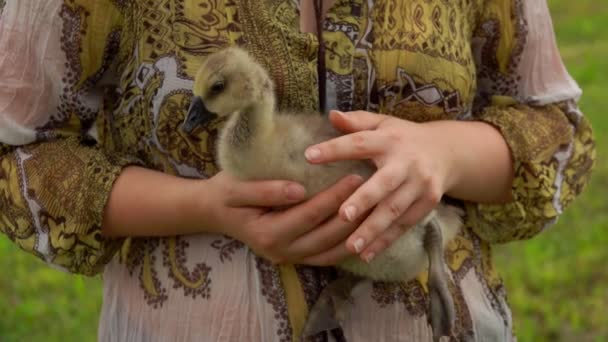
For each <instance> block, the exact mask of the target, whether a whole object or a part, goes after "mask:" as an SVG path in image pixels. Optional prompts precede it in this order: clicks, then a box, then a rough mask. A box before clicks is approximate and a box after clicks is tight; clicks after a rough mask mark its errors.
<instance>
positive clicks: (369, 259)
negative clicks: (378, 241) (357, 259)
mask: <svg viewBox="0 0 608 342" xmlns="http://www.w3.org/2000/svg"><path fill="white" fill-rule="evenodd" d="M375 256H376V254H374V253H369V254H368V255H367V256H366V257H365V262H366V263H368V264H369V263H370V262H372V260H374V257H375Z"/></svg>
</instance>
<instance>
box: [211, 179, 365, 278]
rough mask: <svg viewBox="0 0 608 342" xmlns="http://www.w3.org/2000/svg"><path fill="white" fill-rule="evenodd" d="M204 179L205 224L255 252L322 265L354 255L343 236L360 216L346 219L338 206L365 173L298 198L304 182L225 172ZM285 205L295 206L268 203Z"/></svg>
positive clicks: (273, 258) (278, 259)
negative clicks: (238, 177)
mask: <svg viewBox="0 0 608 342" xmlns="http://www.w3.org/2000/svg"><path fill="white" fill-rule="evenodd" d="M205 182H208V183H207V184H206V185H205V192H206V194H205V198H208V199H209V201H207V202H206V203H204V207H203V208H202V209H201V219H202V220H203V221H204V223H205V225H206V226H207V227H216V228H215V229H217V231H216V232H218V233H223V234H226V235H228V236H231V237H233V238H235V239H237V240H240V241H242V242H244V243H245V244H246V245H248V246H249V247H250V248H251V249H252V250H253V251H254V252H255V253H256V254H257V255H260V256H262V257H264V258H266V259H268V260H270V261H272V262H273V263H298V264H309V265H318V266H326V265H334V264H336V263H337V262H339V261H340V260H342V259H344V258H345V257H347V256H349V255H351V252H350V251H349V250H348V249H347V248H346V246H345V243H344V241H345V239H346V238H347V237H348V236H349V235H350V234H351V233H352V232H353V231H354V229H355V228H356V227H357V226H358V225H359V223H360V222H361V220H352V221H346V220H344V219H342V218H341V217H340V216H339V215H337V212H338V209H339V207H340V204H342V202H344V200H346V198H348V196H350V195H351V194H352V193H353V192H354V190H355V189H356V188H357V187H358V186H359V185H361V183H362V182H363V180H362V179H361V177H359V176H349V177H346V178H344V179H342V180H341V181H340V182H338V183H337V184H335V185H334V186H333V187H331V188H330V189H328V190H326V191H324V192H322V193H320V194H318V195H316V196H315V197H313V198H311V199H309V200H308V201H306V202H303V203H299V204H296V203H298V202H300V201H301V200H302V199H303V198H304V196H305V193H304V188H303V187H302V186H301V185H298V184H296V183H293V182H287V181H255V182H244V181H239V180H236V179H234V178H232V177H230V176H229V175H227V174H225V173H224V172H220V173H219V174H217V175H215V176H214V177H212V178H211V179H209V180H207V181H205ZM294 204H295V205H294ZM286 205H294V206H292V207H290V208H289V209H286V210H282V211H271V210H270V209H269V208H270V207H280V206H286Z"/></svg>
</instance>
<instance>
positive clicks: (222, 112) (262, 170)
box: [181, 47, 461, 341]
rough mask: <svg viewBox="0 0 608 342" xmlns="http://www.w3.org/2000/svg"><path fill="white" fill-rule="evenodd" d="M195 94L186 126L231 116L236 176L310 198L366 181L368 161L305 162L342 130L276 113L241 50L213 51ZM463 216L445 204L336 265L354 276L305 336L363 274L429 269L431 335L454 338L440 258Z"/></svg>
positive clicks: (228, 161) (224, 163)
mask: <svg viewBox="0 0 608 342" xmlns="http://www.w3.org/2000/svg"><path fill="white" fill-rule="evenodd" d="M193 93H194V97H193V99H192V101H191V104H190V108H189V110H188V113H187V115H186V118H185V121H184V123H183V124H182V126H181V129H182V131H183V132H184V133H186V134H192V132H193V131H195V129H196V128H198V127H199V126H201V125H204V124H207V123H208V122H210V121H212V120H214V119H218V118H221V119H226V120H227V121H226V123H225V124H224V126H223V128H222V129H221V132H220V134H219V138H218V142H217V156H218V164H219V166H220V168H221V169H222V170H224V171H226V172H229V173H230V174H232V175H234V176H235V177H237V178H239V179H243V180H264V179H285V180H292V181H296V182H298V183H300V184H302V185H303V186H304V187H305V188H306V194H307V196H308V197H312V196H314V195H315V194H317V193H319V192H320V191H322V190H324V189H327V188H328V187H329V186H331V185H332V184H334V183H336V182H337V181H338V180H339V179H341V178H342V177H344V176H346V175H349V174H357V175H360V176H362V177H363V178H365V179H367V178H369V177H370V176H371V175H372V174H373V172H374V171H375V168H374V167H373V166H372V165H371V163H369V162H368V161H359V160H356V161H340V162H335V163H330V164H323V165H313V164H310V163H308V162H307V161H306V159H305V157H304V150H305V149H306V148H307V147H309V146H311V145H314V144H317V143H320V142H323V141H327V140H329V139H332V138H335V137H337V136H339V135H340V133H339V132H338V131H337V130H336V129H334V128H333V126H332V125H331V123H330V122H329V120H328V119H327V117H324V116H321V115H319V113H297V112H277V111H276V108H275V102H276V99H275V94H274V84H273V82H272V80H271V79H270V77H269V75H268V73H267V72H266V70H265V69H264V68H263V67H262V66H261V65H260V64H258V63H257V62H256V61H255V60H254V59H253V58H252V56H250V55H249V54H248V53H247V52H246V51H245V50H243V49H241V48H238V47H230V48H226V49H224V50H221V51H219V52H216V53H213V54H211V55H209V56H208V57H207V58H206V60H205V61H204V62H203V65H202V66H201V68H200V69H199V70H198V72H197V74H196V77H195V80H194V89H193ZM460 216H461V212H460V211H459V209H456V208H455V207H451V206H447V205H444V204H440V205H439V206H438V207H437V208H436V209H435V210H433V211H432V212H431V213H430V214H429V215H427V217H425V218H424V219H423V220H422V221H421V222H419V223H418V224H417V225H416V226H414V227H412V228H411V229H409V230H408V231H407V232H406V233H404V234H403V235H402V236H401V238H399V239H398V240H397V241H396V242H395V243H393V244H392V246H391V247H389V248H388V249H387V250H386V251H385V252H383V253H382V254H380V255H378V256H377V257H376V258H375V259H373V260H372V261H371V262H370V263H369V264H367V263H365V262H363V261H362V260H361V259H360V258H359V257H358V256H352V257H350V258H348V259H347V260H345V261H343V262H342V263H340V264H339V265H337V266H338V267H339V268H341V269H343V270H345V271H347V273H348V272H349V273H350V274H347V275H345V276H344V277H342V278H340V279H338V280H336V281H334V282H333V283H331V284H329V285H328V286H327V287H326V288H325V289H324V291H323V292H322V294H321V295H320V297H319V299H318V301H317V303H316V304H315V306H314V307H313V308H312V310H311V312H310V315H309V318H308V320H307V323H306V325H305V327H304V331H303V336H308V335H310V334H314V333H316V332H319V331H321V330H324V329H327V328H332V327H335V326H336V325H338V324H339V320H340V317H341V313H342V311H341V310H345V309H344V308H343V306H344V305H346V303H347V300H346V299H347V298H348V297H349V296H350V294H351V291H352V290H353V288H354V287H355V286H356V285H357V284H359V283H360V282H361V281H362V280H363V279H364V278H371V279H373V280H379V281H408V280H411V279H414V278H415V277H416V276H418V275H419V274H420V273H421V272H423V271H424V270H425V268H427V267H428V279H429V281H428V287H429V295H430V315H429V323H430V325H431V328H432V331H433V338H434V340H436V341H437V340H438V339H439V338H440V337H441V336H446V335H447V336H450V335H451V333H452V329H453V325H454V320H455V313H454V304H453V299H452V296H451V293H450V292H449V290H448V287H447V280H446V278H447V276H446V273H445V270H444V268H443V267H444V265H443V263H442V260H443V250H444V247H445V245H446V244H447V242H448V241H450V240H452V239H453V238H454V237H455V236H456V234H457V233H458V231H459V229H460V226H461V220H460ZM351 274H352V275H351ZM332 304H333V306H332ZM327 320H331V323H328V321H327Z"/></svg>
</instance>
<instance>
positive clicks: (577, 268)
mask: <svg viewBox="0 0 608 342" xmlns="http://www.w3.org/2000/svg"><path fill="white" fill-rule="evenodd" d="M549 5H550V7H551V12H552V15H553V20H554V24H555V29H556V32H557V37H558V40H559V45H560V50H561V52H562V56H563V57H564V60H565V62H566V65H567V67H568V69H569V71H570V73H571V74H572V75H573V77H574V78H575V79H576V80H577V81H578V82H579V84H580V85H581V87H582V88H583V90H584V92H585V93H584V95H583V98H582V101H581V107H582V110H583V112H584V113H585V114H586V115H587V117H588V118H589V119H590V120H591V123H592V125H593V127H594V131H595V137H596V139H597V149H598V161H597V165H596V168H595V172H594V176H593V178H592V181H591V184H590V186H588V187H587V189H586V191H585V193H584V194H583V195H582V196H581V197H580V198H579V199H577V200H576V201H575V203H574V204H573V205H572V206H571V207H570V208H568V210H567V211H566V213H565V214H564V215H563V216H562V218H561V219H560V221H559V223H558V224H557V225H556V226H554V227H552V228H551V229H549V230H548V231H546V232H544V233H543V234H541V235H540V236H538V237H536V238H534V239H532V240H530V241H525V242H517V243H511V244H508V245H504V246H498V247H496V250H497V253H496V262H497V264H498V269H499V270H500V272H501V274H502V276H503V278H504V280H505V283H506V286H507V290H508V293H509V301H510V303H511V305H512V307H513V313H514V319H515V325H516V326H515V329H516V333H517V335H518V338H519V340H520V341H608V308H607V307H608V267H607V266H606V260H608V248H606V247H605V246H608V231H607V229H608V196H607V195H606V192H608V159H606V157H605V156H608V143H607V134H608V114H607V113H604V110H606V107H608V102H607V101H606V99H607V98H608V95H607V94H606V92H607V91H608V39H607V38H606V37H607V36H608V25H606V23H608V1H604V0H602V1H597V0H595V1H594V0H578V1H567V0H549ZM0 270H3V272H2V273H3V277H2V278H3V279H2V280H0V341H2V342H4V341H41V340H45V341H49V342H50V341H62V340H64V341H94V340H95V338H96V333H97V317H98V314H99V309H100V305H101V280H100V279H99V278H85V277H80V276H73V275H67V274H64V273H61V272H58V271H55V270H54V269H51V268H49V267H48V266H46V265H44V264H43V263H42V262H40V261H39V260H37V259H36V258H34V257H33V256H30V255H28V254H26V253H23V252H21V251H19V250H18V249H17V248H16V247H15V246H13V245H12V244H11V243H10V242H9V241H8V239H6V238H5V237H4V236H1V237H0Z"/></svg>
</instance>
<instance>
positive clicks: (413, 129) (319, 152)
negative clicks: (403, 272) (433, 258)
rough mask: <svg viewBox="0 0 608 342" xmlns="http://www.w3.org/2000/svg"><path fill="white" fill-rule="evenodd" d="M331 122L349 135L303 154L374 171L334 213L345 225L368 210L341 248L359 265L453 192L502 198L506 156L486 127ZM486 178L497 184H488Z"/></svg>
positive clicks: (339, 118)
mask: <svg viewBox="0 0 608 342" xmlns="http://www.w3.org/2000/svg"><path fill="white" fill-rule="evenodd" d="M330 119H331V121H332V123H333V125H334V126H335V127H336V128H338V129H339V130H341V131H342V132H344V133H350V134H346V135H344V136H341V137H338V138H335V139H332V140H330V141H327V142H324V143H321V144H318V145H316V146H311V147H309V148H308V149H307V151H306V157H307V159H308V160H309V162H311V163H328V162H333V161H338V160H352V159H369V160H371V161H372V162H373V163H374V164H375V165H376V167H377V169H378V170H377V172H376V173H375V174H374V175H373V176H372V177H371V178H370V179H369V180H368V181H367V182H365V184H363V185H362V186H361V187H360V188H359V189H358V190H357V191H355V193H354V194H353V195H351V196H350V197H349V198H348V199H347V200H346V201H345V202H344V204H342V206H341V207H340V215H341V216H342V217H343V218H344V219H345V220H348V221H350V222H353V221H355V220H358V219H359V218H360V217H361V214H362V213H364V212H366V211H369V210H372V209H373V211H372V213H371V214H370V215H369V216H368V217H367V218H366V219H365V220H364V221H363V223H362V224H361V226H360V227H359V228H358V229H357V230H356V231H355V232H354V233H353V234H352V235H351V236H350V237H349V238H348V240H347V247H348V248H349V249H351V251H353V252H355V253H358V254H360V255H361V257H362V258H363V260H366V261H368V262H369V261H370V260H371V259H372V258H373V257H374V256H376V255H378V254H379V253H380V252H382V251H383V250H384V249H386V248H387V247H388V246H390V244H391V243H393V242H394V241H395V240H397V239H398V238H399V237H400V236H401V234H403V233H404V232H405V231H406V230H407V229H408V228H409V227H411V226H412V225H414V224H416V223H417V222H418V221H420V220H421V219H422V218H424V217H425V216H426V215H427V214H428V213H429V212H430V211H431V210H433V209H434V208H435V206H437V204H438V203H439V202H440V200H441V197H442V196H443V195H444V193H450V192H451V191H453V192H454V194H455V195H456V196H455V197H457V198H461V199H467V200H480V201H482V200H485V199H488V200H490V201H491V200H493V199H498V200H501V199H506V198H508V189H509V185H510V183H509V182H510V179H511V178H509V177H508V175H510V164H509V163H508V162H510V154H509V150H508V148H507V146H506V143H505V142H504V139H503V138H502V136H501V135H500V134H499V133H498V131H496V130H495V129H494V128H493V127H491V126H489V125H487V124H484V123H479V122H468V123H465V122H456V121H441V122H429V123H422V124H420V123H414V122H410V121H406V120H402V119H398V118H394V117H390V116H385V115H380V114H373V113H369V112H363V111H359V112H351V113H347V114H344V113H340V112H332V113H331V115H330ZM475 139H485V140H480V141H477V140H475ZM463 142H465V143H464V144H463ZM484 144H485V145H486V146H485V147H484V146H483V145H484ZM478 145H481V146H482V147H481V148H479V147H478ZM475 149H477V151H476V150H475ZM493 154H494V155H493ZM484 158H485V159H484ZM505 160H506V161H507V162H505ZM488 162H489V163H488ZM477 164H478V165H477ZM488 165H490V166H488ZM485 172H487V174H486V173H485ZM491 172H494V174H497V176H496V179H494V180H488V177H487V176H488V174H491ZM479 177H484V178H479ZM511 177H512V176H511ZM475 182H477V183H480V184H482V185H481V186H482V187H483V186H486V187H487V189H483V188H481V189H480V188H479V186H477V185H472V184H473V183H475ZM505 189H506V190H505ZM471 190H472V191H471ZM475 191H476V192H475ZM505 193H507V195H505ZM450 195H452V193H450Z"/></svg>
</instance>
